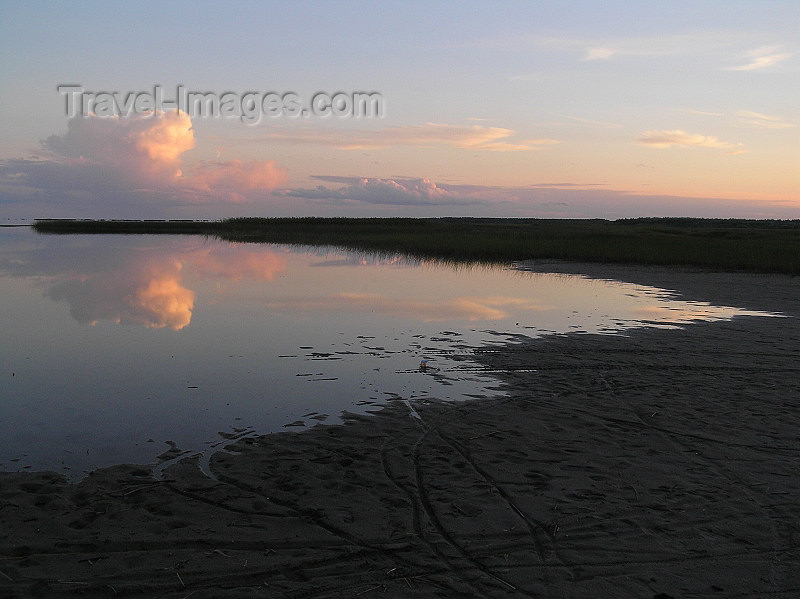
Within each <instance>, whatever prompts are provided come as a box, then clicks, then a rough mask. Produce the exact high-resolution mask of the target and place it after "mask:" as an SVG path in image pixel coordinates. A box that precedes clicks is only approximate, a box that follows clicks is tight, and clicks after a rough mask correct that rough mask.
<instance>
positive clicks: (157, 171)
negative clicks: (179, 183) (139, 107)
mask: <svg viewBox="0 0 800 599" xmlns="http://www.w3.org/2000/svg"><path fill="white" fill-rule="evenodd" d="M42 145H43V146H44V147H45V148H46V149H48V150H51V151H53V152H55V153H56V154H59V155H61V156H64V157H66V158H68V159H71V160H73V161H76V162H78V163H79V164H80V163H88V164H96V165H103V166H107V167H113V168H115V169H118V170H119V171H120V172H122V173H126V174H127V175H128V176H130V177H131V178H133V179H136V180H140V181H142V182H145V181H146V182H149V183H170V182H174V181H176V180H177V179H178V178H179V177H180V176H181V174H182V172H181V169H180V161H181V154H183V153H184V152H186V151H188V150H191V149H192V148H194V146H195V139H194V132H193V131H192V121H191V119H190V118H189V115H187V114H186V113H182V112H178V111H173V112H167V113H159V114H132V115H131V116H127V117H119V116H114V117H103V118H100V117H91V116H90V117H76V118H72V119H70V120H69V121H68V122H67V132H66V134H64V135H51V136H50V137H48V138H47V139H45V140H44V141H43V142H42Z"/></svg>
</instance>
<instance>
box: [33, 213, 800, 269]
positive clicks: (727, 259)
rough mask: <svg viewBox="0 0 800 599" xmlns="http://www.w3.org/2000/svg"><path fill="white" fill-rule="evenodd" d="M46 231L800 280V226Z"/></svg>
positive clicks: (382, 223) (500, 223)
mask: <svg viewBox="0 0 800 599" xmlns="http://www.w3.org/2000/svg"><path fill="white" fill-rule="evenodd" d="M34 229H35V230H36V231H38V232H40V233H138V234H144V233H168V234H194V235H197V234H200V235H208V236H214V237H218V238H220V239H225V240H229V241H237V242H256V243H287V244H300V245H309V246H319V245H330V246H338V247H343V248H346V249H350V250H357V251H363V252H377V253H402V254H408V255H411V256H414V257H417V258H426V259H427V258H437V259H443V260H448V261H453V262H491V263H508V262H512V261H520V260H536V259H561V260H574V261H586V262H610V263H625V264H642V265H680V266H697V267H703V268H711V269H720V270H741V271H749V272H779V273H787V274H798V273H800V221H798V220H793V221H772V220H763V221H762V220H739V219H730V220H726V219H691V218H641V219H622V220H616V221H608V220H599V219H597V220H577V219H576V220H556V219H500V218H423V219H414V218H315V217H308V218H231V219H226V220H222V221H211V222H206V221H82V220H39V221H36V222H35V223H34Z"/></svg>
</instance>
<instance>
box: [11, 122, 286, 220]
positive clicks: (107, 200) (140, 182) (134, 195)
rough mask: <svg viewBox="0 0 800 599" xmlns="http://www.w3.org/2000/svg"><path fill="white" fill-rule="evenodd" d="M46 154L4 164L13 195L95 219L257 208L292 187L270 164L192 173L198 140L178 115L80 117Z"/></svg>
mask: <svg viewBox="0 0 800 599" xmlns="http://www.w3.org/2000/svg"><path fill="white" fill-rule="evenodd" d="M42 147H43V149H44V152H43V154H42V156H40V157H39V158H38V159H36V160H29V159H16V160H6V161H3V162H0V184H1V185H3V186H5V187H6V190H11V191H13V193H9V194H8V195H12V196H15V197H24V198H26V199H31V198H32V197H33V198H38V199H40V200H42V201H44V202H50V203H52V204H56V203H58V204H59V205H63V204H71V205H75V206H77V205H80V206H81V207H83V208H88V209H89V210H90V212H91V214H90V215H91V216H97V215H98V214H97V212H98V208H101V207H105V208H106V211H111V210H113V212H112V213H113V214H115V215H117V216H119V213H120V211H124V210H126V209H127V210H130V209H131V207H132V206H138V207H139V208H141V207H143V206H144V207H147V208H148V212H150V211H153V212H155V211H156V210H158V209H163V208H164V207H167V206H170V205H177V204H186V203H198V202H200V203H216V202H231V201H234V202H242V201H253V202H257V201H260V200H262V199H264V198H265V197H267V196H268V192H270V191H271V190H273V189H274V188H275V187H276V186H278V185H282V184H283V183H285V181H286V172H285V170H284V169H282V168H280V167H279V166H277V165H276V163H275V162H274V161H270V160H264V161H261V160H251V161H248V162H244V161H239V160H232V161H228V162H220V161H216V162H202V163H199V164H196V165H194V166H191V165H190V166H186V165H185V164H184V163H183V159H184V156H185V154H186V152H188V151H190V150H192V149H193V148H194V147H195V136H194V131H193V128H192V122H191V119H190V118H189V116H188V115H187V114H186V113H182V112H179V111H171V112H165V113H157V114H152V113H146V114H139V113H133V114H131V115H130V116H122V117H120V116H113V117H97V116H86V117H84V116H78V117H75V118H73V119H70V120H69V121H68V123H67V132H66V133H64V134H63V135H51V136H50V137H48V138H47V139H45V140H43V141H42ZM154 209H155V210H154ZM46 216H51V214H48V215H46Z"/></svg>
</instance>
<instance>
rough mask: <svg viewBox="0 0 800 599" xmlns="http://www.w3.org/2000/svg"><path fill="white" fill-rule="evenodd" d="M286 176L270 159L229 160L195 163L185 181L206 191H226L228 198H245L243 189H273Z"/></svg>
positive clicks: (285, 179) (281, 183)
mask: <svg viewBox="0 0 800 599" xmlns="http://www.w3.org/2000/svg"><path fill="white" fill-rule="evenodd" d="M287 179H288V177H287V175H286V169H283V168H280V167H279V166H277V165H276V164H275V161H273V160H269V161H259V160H251V161H249V162H242V161H241V160H231V161H229V162H203V163H201V164H198V165H197V166H195V167H194V168H193V169H192V171H191V173H190V175H189V176H188V177H187V179H186V183H187V184H188V185H190V186H191V187H194V188H197V189H202V190H204V191H207V192H212V193H213V192H227V193H228V194H230V197H231V199H233V198H234V197H236V198H240V199H244V198H243V196H242V192H245V191H250V190H272V189H275V188H276V187H278V186H279V185H283V184H284V183H286V181H287Z"/></svg>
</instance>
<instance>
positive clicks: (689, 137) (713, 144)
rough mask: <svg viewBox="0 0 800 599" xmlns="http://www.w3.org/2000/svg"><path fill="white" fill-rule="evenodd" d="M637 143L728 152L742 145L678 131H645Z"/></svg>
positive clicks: (657, 146)
mask: <svg viewBox="0 0 800 599" xmlns="http://www.w3.org/2000/svg"><path fill="white" fill-rule="evenodd" d="M637 141H638V142H639V143H641V144H644V145H646V146H651V147H653V148H669V147H672V146H683V147H688V146H698V147H702V148H719V149H724V150H729V149H733V148H737V147H741V145H742V144H734V143H730V142H727V141H720V140H718V139H717V138H716V137H713V136H711V135H699V134H696V133H686V132H685V131H681V130H680V129H675V130H673V131H646V132H645V133H644V135H642V137H640V138H639V139H637Z"/></svg>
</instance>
